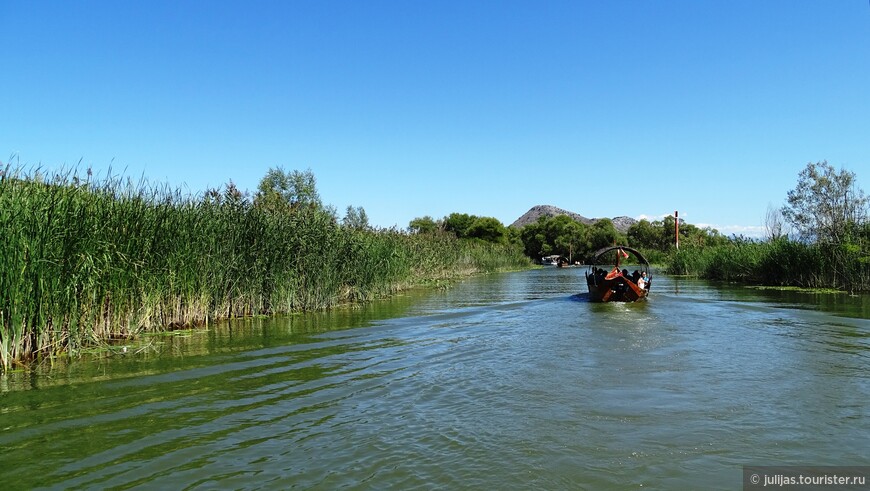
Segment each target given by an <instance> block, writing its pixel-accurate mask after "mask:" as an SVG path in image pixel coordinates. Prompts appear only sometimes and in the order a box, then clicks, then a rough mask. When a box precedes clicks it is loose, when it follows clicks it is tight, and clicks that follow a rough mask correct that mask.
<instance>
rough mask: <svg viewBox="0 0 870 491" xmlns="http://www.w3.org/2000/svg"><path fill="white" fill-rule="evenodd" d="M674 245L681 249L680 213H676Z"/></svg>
mask: <svg viewBox="0 0 870 491" xmlns="http://www.w3.org/2000/svg"><path fill="white" fill-rule="evenodd" d="M674 244H676V246H677V249H679V248H680V212H679V211H674Z"/></svg>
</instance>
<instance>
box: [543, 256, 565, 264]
mask: <svg viewBox="0 0 870 491" xmlns="http://www.w3.org/2000/svg"><path fill="white" fill-rule="evenodd" d="M559 257H560V256H559V255H558V254H554V255H552V256H544V257H542V258H541V266H557V265H558V264H559Z"/></svg>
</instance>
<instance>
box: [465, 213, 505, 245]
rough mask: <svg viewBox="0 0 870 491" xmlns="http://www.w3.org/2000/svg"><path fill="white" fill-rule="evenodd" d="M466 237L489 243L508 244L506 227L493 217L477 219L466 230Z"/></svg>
mask: <svg viewBox="0 0 870 491" xmlns="http://www.w3.org/2000/svg"><path fill="white" fill-rule="evenodd" d="M465 236H466V237H468V238H476V239H481V240H485V241H487V242H496V243H505V242H507V232H506V231H505V226H504V225H503V224H502V223H501V222H500V221H499V220H498V219H497V218H492V217H477V218H475V219H474V221H473V222H471V224H470V225H469V226H468V228H467V229H466V231H465Z"/></svg>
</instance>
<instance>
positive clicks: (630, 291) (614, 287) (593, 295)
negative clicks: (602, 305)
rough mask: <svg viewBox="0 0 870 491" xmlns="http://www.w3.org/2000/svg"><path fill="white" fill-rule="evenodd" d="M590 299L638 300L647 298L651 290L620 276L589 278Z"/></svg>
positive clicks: (595, 300) (607, 300) (601, 300)
mask: <svg viewBox="0 0 870 491" xmlns="http://www.w3.org/2000/svg"><path fill="white" fill-rule="evenodd" d="M588 285H589V299H590V300H592V301H593V302H636V301H638V300H644V299H646V297H647V295H648V294H649V290H646V289H641V288H639V287H638V286H637V285H636V284H635V283H634V282H633V281H631V280H628V279H625V278H618V279H613V280H600V281H598V282H597V283H596V282H595V280H594V279H592V278H588Z"/></svg>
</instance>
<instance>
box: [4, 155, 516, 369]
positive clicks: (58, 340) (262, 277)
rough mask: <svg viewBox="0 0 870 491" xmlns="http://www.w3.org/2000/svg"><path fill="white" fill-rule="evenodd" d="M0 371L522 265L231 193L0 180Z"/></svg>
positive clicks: (55, 179) (484, 251)
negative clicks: (156, 334) (149, 335)
mask: <svg viewBox="0 0 870 491" xmlns="http://www.w3.org/2000/svg"><path fill="white" fill-rule="evenodd" d="M0 228H2V230H3V234H2V235H0V272H2V275H0V366H2V367H3V369H4V370H5V369H8V368H10V367H12V366H14V365H17V364H21V363H24V362H26V361H28V360H33V359H38V358H41V357H50V356H55V355H58V354H62V353H65V354H73V355H74V354H75V353H76V352H77V351H79V350H81V349H84V348H87V347H91V346H94V345H99V344H101V343H106V342H109V341H113V340H118V339H129V338H132V337H135V336H137V335H139V334H141V333H143V332H152V331H160V330H167V329H177V328H180V327H188V326H197V325H202V324H207V323H209V322H213V321H215V320H219V319H229V318H237V317H245V316H253V315H275V314H282V313H290V312H299V311H309V310H318V309H327V308H330V307H333V306H335V305H338V304H340V303H343V302H362V301H367V300H371V299H373V298H378V297H382V296H385V295H390V294H392V293H395V292H397V291H400V290H402V289H405V288H409V287H412V286H415V285H421V284H426V283H431V282H437V281H443V280H448V279H454V278H458V277H463V276H468V275H472V274H478V273H486V272H493V271H499V270H510V269H522V268H525V267H529V266H530V263H529V261H528V259H527V258H525V257H524V256H523V255H522V253H521V251H518V250H516V249H514V248H512V247H510V246H507V245H499V244H486V243H479V242H472V241H462V240H457V239H456V238H455V237H450V236H446V235H412V234H407V233H404V232H401V231H398V230H395V229H387V230H371V229H358V228H352V227H344V226H341V225H340V224H339V223H338V221H337V219H336V217H335V214H334V212H332V211H330V210H329V209H327V208H324V207H319V206H304V207H297V208H294V209H285V210H283V211H275V210H270V209H267V208H264V207H259V206H255V205H254V204H253V202H252V201H251V200H248V199H244V198H243V197H242V196H241V195H239V194H234V193H230V192H226V193H223V194H221V193H218V192H214V191H212V192H207V193H205V194H204V195H202V196H191V195H187V194H184V193H182V192H181V191H180V190H179V189H174V188H171V187H169V186H166V185H152V184H149V183H147V182H145V181H139V182H134V181H132V180H130V179H122V178H117V177H108V178H105V179H100V180H97V179H92V177H91V176H90V175H88V176H87V177H84V176H82V177H80V176H78V175H76V174H75V173H67V174H57V175H53V176H41V175H40V174H39V173H36V172H34V173H32V174H25V173H10V172H9V169H7V170H6V172H5V173H4V175H3V176H2V178H0Z"/></svg>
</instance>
